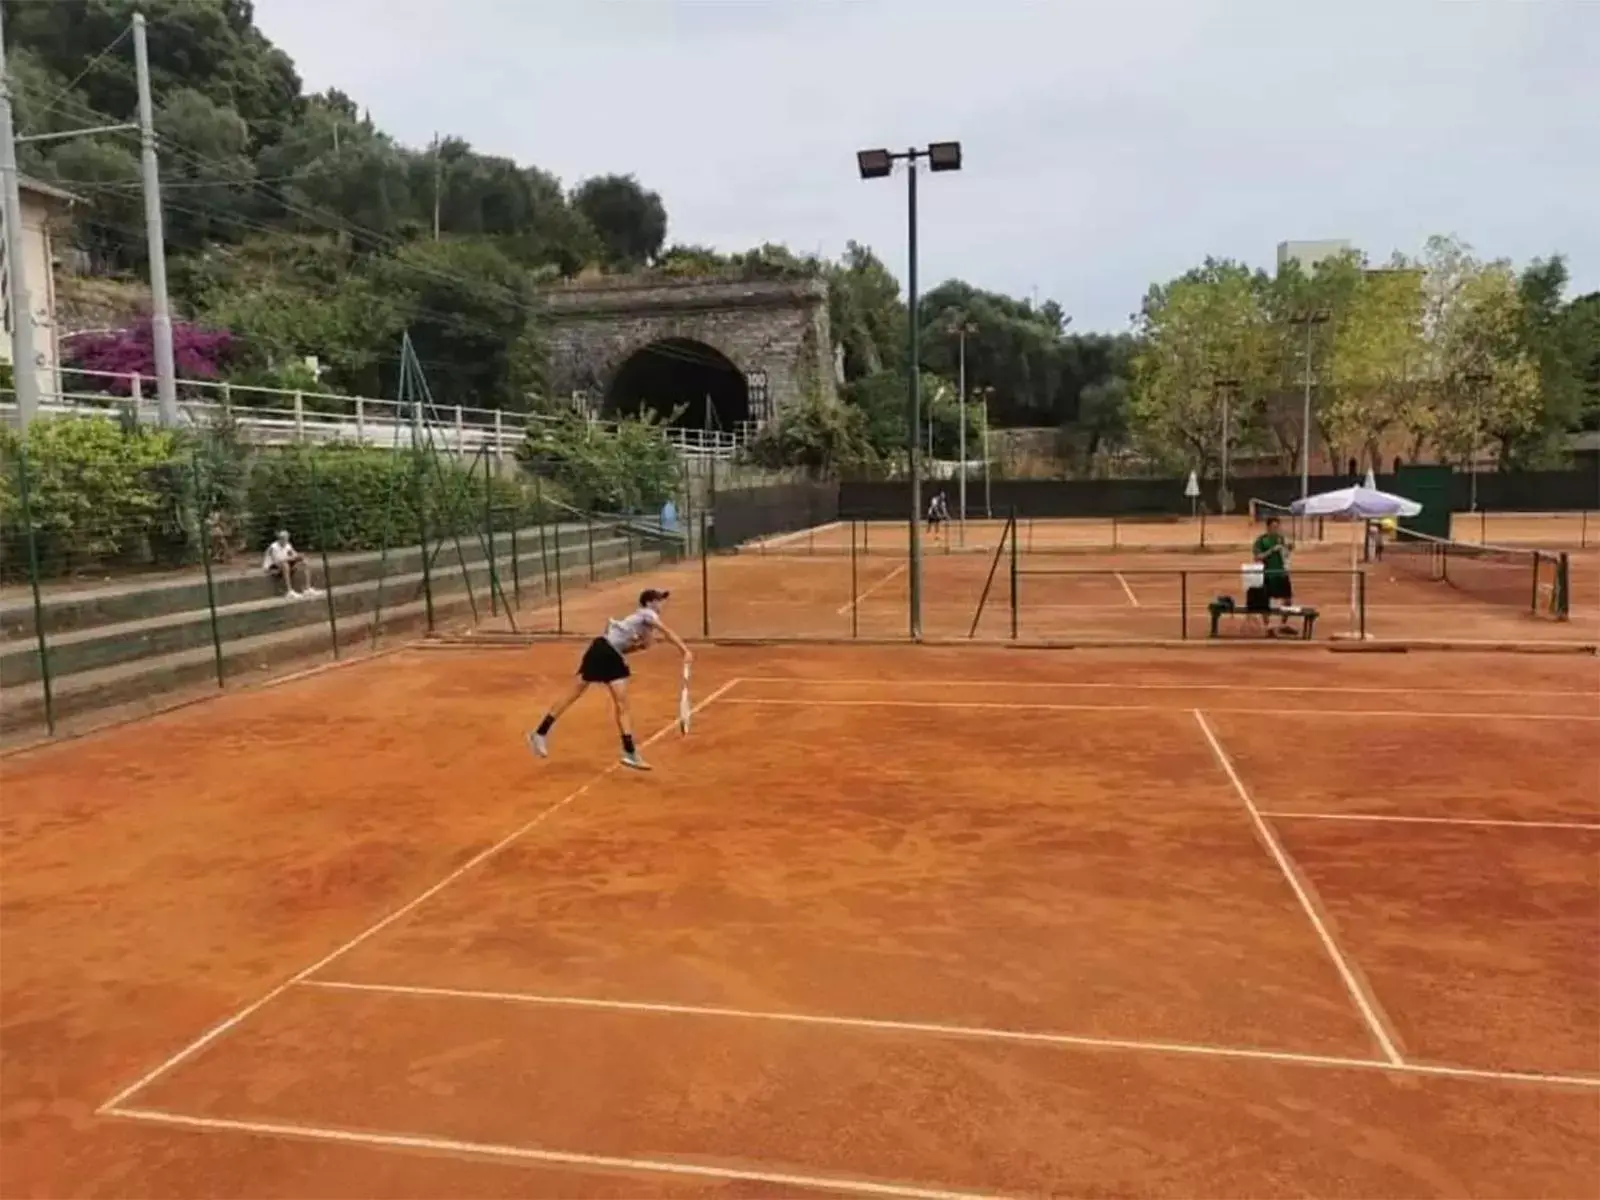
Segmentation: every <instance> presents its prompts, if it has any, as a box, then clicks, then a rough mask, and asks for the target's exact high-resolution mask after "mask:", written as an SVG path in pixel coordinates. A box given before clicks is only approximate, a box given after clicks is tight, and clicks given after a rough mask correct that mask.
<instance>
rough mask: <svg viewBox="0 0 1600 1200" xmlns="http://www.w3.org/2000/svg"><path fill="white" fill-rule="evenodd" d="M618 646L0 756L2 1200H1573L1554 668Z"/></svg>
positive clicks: (1584, 955) (1576, 1089) (455, 661)
mask: <svg viewBox="0 0 1600 1200" xmlns="http://www.w3.org/2000/svg"><path fill="white" fill-rule="evenodd" d="M670 615H671V609H670V608H669V616H670ZM679 623H680V624H684V623H685V622H682V621H680V622H679ZM647 658H648V659H650V660H651V661H642V662H641V666H640V669H639V678H638V680H637V685H636V707H637V710H638V713H639V722H640V731H641V734H642V735H644V736H648V737H652V738H653V741H652V744H651V745H650V747H649V750H650V754H651V756H652V759H653V761H654V763H655V766H656V770H655V772H653V773H652V774H650V775H638V774H634V773H628V772H623V771H620V770H615V769H613V768H612V765H611V764H612V763H613V762H614V756H615V744H614V742H615V735H614V730H613V728H612V726H611V722H610V716H609V713H608V712H607V711H606V708H605V705H604V704H603V703H602V702H600V701H599V700H598V699H593V700H591V701H586V702H585V703H584V704H583V705H581V706H580V707H579V708H577V709H574V710H573V712H572V713H571V714H569V715H568V717H567V718H566V719H565V720H563V722H562V723H561V724H560V725H559V726H558V727H557V730H556V733H555V735H554V737H553V740H552V750H553V757H552V758H551V759H550V760H548V761H545V762H540V761H537V760H535V759H534V758H533V757H532V756H531V755H529V754H528V753H527V751H526V749H525V747H524V745H523V742H522V737H521V735H522V731H523V730H524V729H525V728H526V727H527V726H528V725H529V724H531V723H532V722H533V721H534V720H535V719H536V717H537V708H538V706H539V704H540V703H541V702H542V699H543V698H544V697H545V695H546V694H547V693H548V692H550V690H551V688H552V685H557V684H559V683H560V682H561V681H562V680H563V679H564V678H565V677H566V676H567V675H568V674H569V673H570V671H571V669H572V664H573V647H572V646H570V645H552V646H538V647H531V648H530V647H520V648H514V649H512V648H500V649H478V650H464V649H458V648H449V649H435V650H412V651H406V652H402V653H398V654H394V655H390V656H388V657H386V658H381V659H376V660H369V661H367V662H365V663H363V664H360V665H356V666H352V667H349V668H346V669H341V670H335V671H329V672H325V673H322V674H319V675H316V676H314V677H311V678H306V679H303V680H300V681H297V682H295V683H292V684H288V685H285V686H281V687H277V688H274V689H271V690H266V691H260V692H255V693H238V694H233V695H229V696H225V697H222V698H220V699H218V700H217V701H215V702H213V703H209V704H205V705H199V706H195V707H191V708H188V709H185V710H182V711H179V712H174V713H171V714H168V715H166V716H164V717H160V718H157V719H154V720H150V721H146V722H142V723H139V724H136V725H130V726H127V727H124V728H122V729H119V730H112V731H108V732H106V733H103V734H100V735H97V736H95V737H92V738H89V739H86V740H83V741H81V742H77V743H64V744H60V745H56V746H51V747H47V748H44V749H41V750H38V751H35V752H31V753H28V754H25V755H22V756H18V757H14V758H11V759H8V760H6V761H5V763H4V772H5V788H6V798H7V804H6V807H5V813H4V819H3V826H0V831H3V838H4V842H3V849H4V853H5V861H6V868H7V871H6V895H5V913H6V923H5V929H4V938H5V967H6V969H5V972H4V974H3V976H0V989H3V991H0V996H3V998H4V1002H5V1012H6V1037H5V1041H4V1043H3V1045H0V1055H3V1066H4V1072H3V1079H4V1085H5V1091H6V1110H7V1113H8V1115H9V1123H10V1124H11V1127H12V1129H14V1130H16V1131H17V1136H14V1137H8V1140H7V1147H6V1149H7V1153H6V1155H5V1156H4V1159H3V1161H0V1175H3V1179H0V1192H3V1193H4V1194H6V1195H22V1194H33V1195H39V1194H48V1195H85V1194H107V1193H109V1194H117V1195H140V1196H178V1195H217V1194H237V1193H239V1192H241V1191H248V1192H250V1193H251V1194H275V1195H317V1196H329V1197H339V1196H348V1197H356V1196H363V1197H365V1196H374V1195H384V1196H389V1195H393V1196H400V1195H419V1194H448V1195H453V1196H506V1195H519V1196H528V1195H548V1196H570V1195H615V1196H635V1195H641V1194H650V1195H678V1194H683V1195H722V1196H734V1195H741V1196H742V1195H771V1196H776V1195H794V1194H802V1193H813V1192H815V1193H819V1194H835V1195H862V1196H906V1197H931V1196H968V1195H1085V1194H1138V1195H1151V1196H1193V1195H1246V1194H1250V1195H1259V1194H1266V1193H1270V1194H1296V1195H1299V1194H1309V1195H1328V1196H1352V1197H1355V1196H1373V1195H1417V1194H1452V1195H1484V1196H1488V1195H1539V1196H1554V1197H1566V1196H1573V1197H1577V1196H1590V1195H1592V1194H1593V1189H1594V1180H1595V1179H1596V1178H1597V1177H1600V1145H1597V1143H1596V1139H1595V1137H1594V1130H1595V1129H1596V1127H1597V1122H1600V980H1597V979H1596V976H1595V974H1594V971H1593V963H1594V962H1595V961H1596V956H1597V954H1600V911H1597V910H1596V907H1595V904H1594V897H1595V895H1596V892H1597V889H1600V874H1597V864H1600V795H1597V787H1596V783H1597V781H1596V779H1595V774H1594V763H1595V762H1596V760H1597V756H1600V686H1597V680H1596V677H1595V671H1594V662H1593V659H1592V658H1586V657H1579V656H1575V655H1518V656H1512V655H1499V656H1492V657H1491V656H1487V655H1479V654H1471V653H1462V654H1450V655H1428V656H1417V655H1398V656H1397V655H1381V654H1380V655H1372V654H1346V655H1332V654H1317V655H1305V654H1291V655H1288V656H1271V655H1269V656H1266V657H1262V656H1260V655H1248V656H1245V655H1182V656H1178V655H1173V654H1171V653H1170V652H1162V651H1115V650H1098V651H1080V652H1074V653H1072V654H1070V655H1050V654H1039V653H1028V652H1025V651H1014V650H1008V649H1003V648H998V647H988V648H936V647H924V648H920V649H916V648H909V647H895V648H890V647H868V646H854V647H825V646H805V647H800V646H789V647H766V646H763V647H708V648H706V649H705V650H704V651H703V652H702V653H700V654H699V655H698V658H697V663H696V670H695V677H694V685H695V699H696V701H697V703H698V705H699V708H698V710H697V712H696V715H695V719H694V724H693V728H692V732H691V733H690V735H689V736H688V737H681V736H680V735H679V733H678V729H677V694H678V674H677V671H676V669H675V666H674V663H673V660H672V659H671V658H670V657H669V656H665V655H663V656H662V658H661V660H659V661H658V660H656V656H655V655H650V656H647ZM16 1114H23V1116H25V1118H26V1119H25V1120H23V1119H19V1118H18V1117H17V1116H16Z"/></svg>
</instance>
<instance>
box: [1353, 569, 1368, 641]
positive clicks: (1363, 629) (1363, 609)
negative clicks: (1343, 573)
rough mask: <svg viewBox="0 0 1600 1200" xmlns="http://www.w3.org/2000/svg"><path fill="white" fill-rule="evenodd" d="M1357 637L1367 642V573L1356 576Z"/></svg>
mask: <svg viewBox="0 0 1600 1200" xmlns="http://www.w3.org/2000/svg"><path fill="white" fill-rule="evenodd" d="M1356 636H1357V637H1358V638H1359V639H1360V640H1361V641H1363V642H1364V641H1366V640H1367V573H1366V572H1365V571H1360V572H1357V576H1356Z"/></svg>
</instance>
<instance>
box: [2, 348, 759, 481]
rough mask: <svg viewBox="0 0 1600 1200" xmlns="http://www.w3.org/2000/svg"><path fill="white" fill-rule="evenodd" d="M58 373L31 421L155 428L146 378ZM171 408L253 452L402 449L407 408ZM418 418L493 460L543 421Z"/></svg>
mask: <svg viewBox="0 0 1600 1200" xmlns="http://www.w3.org/2000/svg"><path fill="white" fill-rule="evenodd" d="M60 375H61V376H62V377H63V381H64V384H66V385H70V386H63V387H62V389H61V390H58V391H50V392H45V393H43V394H42V395H41V396H40V398H39V415H40V416H47V417H53V416H86V417H92V416H103V417H116V416H118V415H119V414H121V413H128V414H131V415H132V416H134V417H135V418H136V419H137V420H138V421H139V422H141V423H150V424H155V423H157V422H158V421H159V418H160V410H159V408H158V407H157V402H156V395H155V380H154V379H152V378H151V377H150V376H148V375H140V374H137V373H134V374H128V375H119V374H115V373H113V372H109V371H83V370H77V369H72V368H62V369H61V371H60ZM68 377H70V378H68ZM113 389H115V390H113ZM178 411H179V417H180V419H181V420H182V421H183V422H184V423H185V424H191V425H204V424H206V423H207V422H209V421H211V420H213V419H215V418H216V417H218V416H220V415H221V414H222V413H225V412H226V413H229V414H231V416H232V417H233V420H234V422H235V424H236V425H237V426H238V428H239V430H240V433H241V435H242V436H243V437H244V439H245V440H246V441H248V442H251V443H254V444H256V445H267V446H272V445H286V444H292V443H298V442H309V443H319V444H320V443H330V442H344V443H348V444H351V445H359V446H378V447H384V448H388V447H394V446H409V445H410V444H411V417H410V413H409V405H407V406H405V408H404V409H403V408H402V406H401V405H400V403H399V402H398V401H394V400H383V399H374V398H372V397H366V396H339V395H334V394H332V393H330V392H312V391H304V390H290V389H286V388H268V387H254V386H247V385H238V384H229V383H225V382H218V381H215V380H206V379H180V380H179V381H178ZM426 417H427V433H428V435H429V436H430V437H431V438H432V439H433V442H434V444H435V445H437V446H439V447H441V448H443V449H448V450H450V451H452V452H454V453H459V454H467V455H470V454H476V453H478V452H479V451H480V450H484V449H486V448H487V449H488V451H489V452H490V453H492V454H495V455H498V456H500V457H502V458H510V457H512V456H513V455H515V453H516V451H517V447H518V446H519V445H521V444H522V442H523V440H524V439H525V437H526V435H527V432H528V426H529V423H530V422H538V421H549V420H552V418H549V417H545V416H540V415H529V414H525V413H513V412H506V411H504V410H503V409H498V408H472V407H470V406H467V405H461V404H436V405H433V406H432V407H431V408H430V409H429V410H428V412H427V413H426ZM0 421H4V422H5V423H6V424H8V425H11V426H15V425H16V424H17V423H18V413H17V403H16V396H15V393H13V392H11V391H9V390H0ZM593 423H594V424H595V425H604V424H605V422H603V421H599V420H593ZM666 433H667V438H668V440H669V441H671V442H672V444H673V445H674V446H675V447H676V448H677V449H678V451H679V453H681V454H683V455H684V456H685V457H688V458H715V459H728V458H732V457H733V456H734V454H736V453H737V452H738V450H739V448H740V447H741V446H743V445H744V444H745V442H746V441H748V440H749V438H750V437H751V436H752V428H751V423H750V422H745V423H744V424H743V425H741V426H740V428H739V429H738V430H736V431H733V432H725V431H723V430H717V429H679V428H669V429H668V430H667V431H666Z"/></svg>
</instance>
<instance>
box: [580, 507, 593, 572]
mask: <svg viewBox="0 0 1600 1200" xmlns="http://www.w3.org/2000/svg"><path fill="white" fill-rule="evenodd" d="M583 520H584V534H585V536H587V538H588V539H589V582H590V583H593V582H594V518H593V517H585V518H584V519H583Z"/></svg>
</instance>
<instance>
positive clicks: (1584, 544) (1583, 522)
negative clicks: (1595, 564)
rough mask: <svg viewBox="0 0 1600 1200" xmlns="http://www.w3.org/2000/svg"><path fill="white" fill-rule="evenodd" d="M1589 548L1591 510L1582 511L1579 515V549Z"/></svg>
mask: <svg viewBox="0 0 1600 1200" xmlns="http://www.w3.org/2000/svg"><path fill="white" fill-rule="evenodd" d="M1588 548H1589V510H1588V509H1587V508H1585V509H1582V510H1581V511H1580V512H1579V513H1578V549H1580V550H1587V549H1588Z"/></svg>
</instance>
